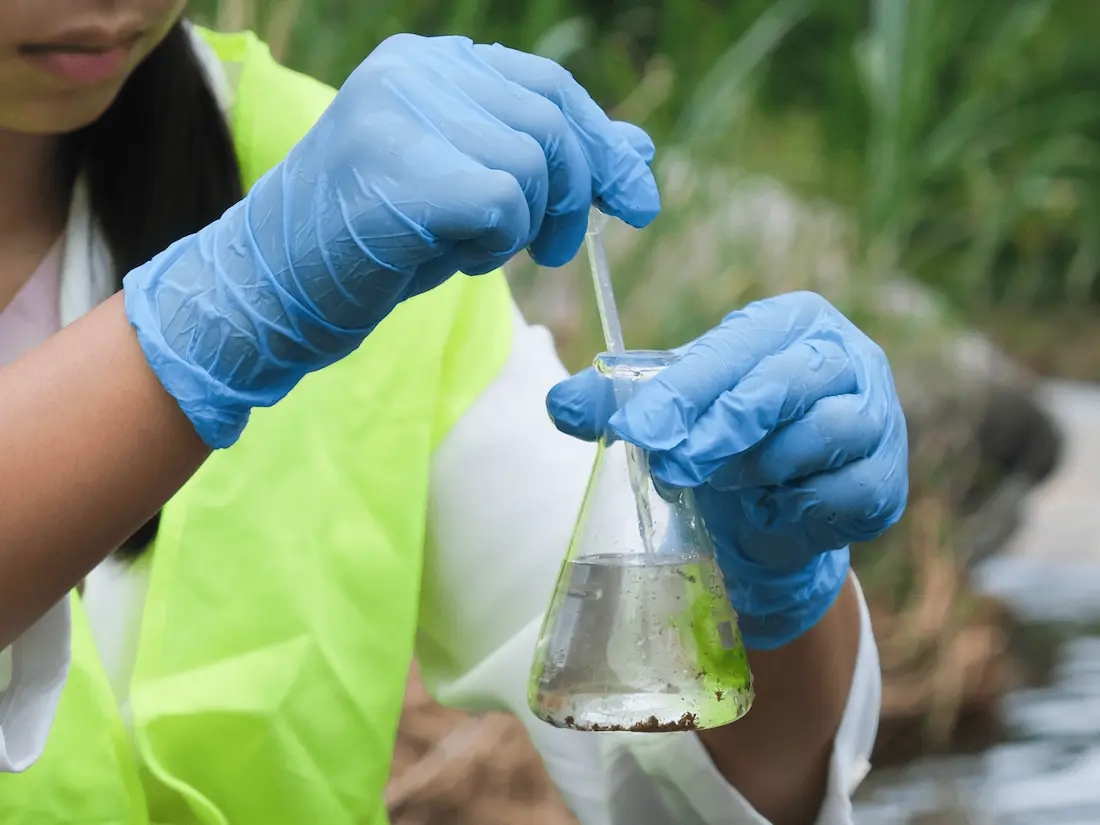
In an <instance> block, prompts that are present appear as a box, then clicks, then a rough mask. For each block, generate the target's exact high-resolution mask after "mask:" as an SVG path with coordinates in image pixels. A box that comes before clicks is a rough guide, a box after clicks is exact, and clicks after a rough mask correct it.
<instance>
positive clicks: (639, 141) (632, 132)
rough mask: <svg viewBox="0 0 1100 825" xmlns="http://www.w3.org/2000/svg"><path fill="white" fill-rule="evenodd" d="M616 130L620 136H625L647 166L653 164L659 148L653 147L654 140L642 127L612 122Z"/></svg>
mask: <svg viewBox="0 0 1100 825" xmlns="http://www.w3.org/2000/svg"><path fill="white" fill-rule="evenodd" d="M611 122H612V123H613V124H614V126H615V128H616V129H618V130H619V134H621V135H622V136H623V139H624V140H625V141H626V142H627V143H629V144H630V146H631V148H632V149H633V150H634V151H635V152H637V153H638V155H639V156H640V157H641V159H642V160H644V161H645V162H646V164H647V165H649V164H652V163H653V158H654V157H655V156H656V154H657V147H655V146H654V145H653V138H651V137H650V136H649V133H648V132H646V130H645V129H643V128H642V127H640V126H635V125H634V124H633V123H628V122H627V121H625V120H613V121H611Z"/></svg>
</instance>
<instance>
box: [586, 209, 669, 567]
mask: <svg viewBox="0 0 1100 825" xmlns="http://www.w3.org/2000/svg"><path fill="white" fill-rule="evenodd" d="M607 220H608V218H607V216H606V215H604V214H603V213H602V212H600V211H599V210H598V209H596V208H595V207H593V208H592V210H591V212H589V214H588V231H587V232H586V233H585V236H584V245H585V249H586V250H587V252H588V266H589V268H590V269H591V270H592V282H593V284H594V285H595V287H596V307H597V308H598V309H599V313H600V325H601V326H602V327H603V338H604V344H605V346H606V347H607V351H608V352H610V353H612V354H617V353H622V352H625V351H626V344H625V343H624V342H623V328H622V324H621V323H620V322H619V308H618V306H617V305H616V304H615V290H614V288H613V287H612V285H611V268H610V267H609V266H608V264H607V252H606V250H605V249H604V245H603V228H604V226H605V225H606V223H607ZM615 389H616V392H618V387H616V388H615ZM625 400H626V399H622V398H620V399H619V403H620V404H622V403H623V402H624V401H625ZM623 447H624V448H625V450H626V472H627V477H628V478H629V479H630V489H631V490H632V491H633V493H634V503H635V505H636V508H635V509H637V511H638V520H639V524H638V529H639V530H640V531H641V534H642V543H643V544H644V545H645V552H646V554H647V555H648V554H652V553H653V552H654V550H653V547H652V546H651V542H652V539H653V515H652V514H651V513H650V512H649V497H648V496H647V495H646V488H647V485H648V476H649V463H648V461H647V460H646V455H645V453H644V452H643V451H642V450H640V449H639V448H638V447H636V446H635V445H633V444H629V443H624V444H623Z"/></svg>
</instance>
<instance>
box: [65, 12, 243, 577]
mask: <svg viewBox="0 0 1100 825" xmlns="http://www.w3.org/2000/svg"><path fill="white" fill-rule="evenodd" d="M184 25H185V24H183V23H177V24H176V25H175V27H173V28H172V30H171V31H170V32H169V33H168V36H167V37H165V38H164V40H163V41H162V42H161V43H160V45H159V46H157V48H156V49H155V50H154V51H153V52H152V53H151V54H150V55H149V57H147V58H146V59H145V60H144V61H143V62H142V64H141V65H140V66H139V67H138V68H137V69H136V70H135V71H134V73H133V74H132V75H131V76H130V78H129V79H128V80H127V82H126V85H125V86H124V87H123V89H122V91H121V92H120V94H119V96H118V97H117V98H116V100H115V101H114V103H113V104H112V106H111V108H110V109H109V110H108V111H107V112H106V113H105V114H104V115H103V116H102V117H101V118H100V119H99V120H97V121H96V122H95V123H93V124H91V125H90V126H87V127H85V128H84V129H82V130H80V131H78V132H75V133H73V134H71V135H67V136H66V137H65V138H64V139H63V140H62V142H61V163H62V168H63V170H64V171H65V174H66V175H67V176H68V179H69V182H70V183H71V182H73V181H75V178H76V175H77V174H78V173H82V174H83V175H84V176H85V179H86V181H87V184H88V189H89V196H90V201H91V210H92V214H93V216H94V217H95V219H96V221H97V222H98V224H99V226H100V229H101V231H102V232H103V235H104V237H105V240H106V243H107V246H108V248H109V249H110V252H111V255H112V258H113V262H114V268H115V277H116V283H117V286H118V288H119V289H121V288H122V277H123V276H124V275H125V274H126V273H127V272H129V271H130V270H131V269H134V268H135V267H137V266H139V265H141V264H143V263H145V262H146V261H148V260H149V259H150V258H152V257H153V256H155V255H156V254H157V253H158V252H160V251H162V250H163V249H165V248H167V247H168V246H170V245H171V244H172V243H174V242H175V241H177V240H179V239H180V238H182V237H185V236H186V235H190V234H191V233H193V232H197V231H198V230H199V229H201V228H202V227H204V226H206V225H207V224H208V223H211V222H212V221H214V220H216V219H217V218H219V217H221V215H222V214H223V213H224V212H225V210H226V209H228V208H229V207H230V206H232V205H233V204H234V203H236V202H237V201H238V200H240V199H241V197H242V195H243V192H242V182H241V170H240V165H239V163H238V160H237V155H236V152H235V150H234V147H233V138H232V135H231V134H230V131H229V125H228V123H227V121H226V119H225V116H224V114H223V113H222V111H221V108H220V106H219V104H218V101H217V99H216V98H215V96H214V92H213V90H212V89H211V88H210V86H209V85H208V83H207V79H206V76H205V74H204V73H203V69H202V66H201V64H200V62H199V58H198V56H197V55H196V53H195V51H194V47H193V45H192V43H191V42H190V35H189V33H188V32H187V30H186V29H185V28H184ZM159 521H160V515H159V513H158V514H157V516H155V517H154V518H153V519H151V520H150V521H149V522H147V523H146V524H145V525H144V526H143V527H142V528H141V529H140V530H138V532H136V533H135V534H134V535H133V536H131V537H130V538H129V539H128V540H127V541H126V542H125V544H124V545H123V546H122V548H120V550H119V553H120V554H121V555H122V556H124V557H129V558H135V557H137V556H139V555H140V554H141V553H142V552H143V551H144V550H145V549H146V548H147V547H149V546H150V545H151V543H152V541H153V539H154V538H155V537H156V533H157V527H158V524H159Z"/></svg>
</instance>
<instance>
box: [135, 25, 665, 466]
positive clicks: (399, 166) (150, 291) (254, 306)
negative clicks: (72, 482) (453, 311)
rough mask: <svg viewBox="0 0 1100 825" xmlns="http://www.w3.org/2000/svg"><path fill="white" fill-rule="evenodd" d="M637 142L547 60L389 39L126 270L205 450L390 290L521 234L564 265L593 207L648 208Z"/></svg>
mask: <svg viewBox="0 0 1100 825" xmlns="http://www.w3.org/2000/svg"><path fill="white" fill-rule="evenodd" d="M652 156H653V144H652V143H651V142H650V140H649V138H648V137H647V136H646V135H645V134H644V133H643V132H642V131H641V130H639V129H637V128H636V127H632V126H629V125H627V124H616V123H613V122H612V121H610V120H609V119H608V118H607V116H606V115H605V114H604V113H603V111H602V110H601V109H600V108H599V107H598V106H597V105H596V104H595V103H594V102H593V101H592V99H591V98H590V97H589V96H588V94H587V93H586V92H585V91H584V89H583V88H581V87H580V86H579V85H578V84H577V83H576V82H575V81H574V80H573V78H572V76H571V75H570V74H569V73H568V72H567V71H565V69H563V68H561V67H560V66H558V65H557V64H555V63H553V62H551V61H549V60H545V59H543V58H539V57H535V56H533V55H529V54H524V53H521V52H517V51H513V50H511V49H507V48H504V47H503V46H499V45H498V46H487V45H475V44H473V43H471V42H470V41H469V40H467V39H465V38H461V37H440V38H423V37H417V36H414V35H398V36H396V37H391V38H390V39H388V40H386V41H385V42H384V43H382V44H381V45H380V46H379V47H378V48H377V49H376V50H375V51H374V53H372V54H371V55H370V56H369V57H368V58H367V59H366V60H365V61H364V62H363V64H362V65H360V66H359V68H358V69H356V70H355V72H354V73H353V74H352V75H351V77H350V78H349V79H348V80H347V82H346V83H345V84H344V86H343V88H342V89H341V90H340V92H339V94H338V95H337V96H336V99H335V100H334V101H333V103H332V104H331V106H330V107H329V108H328V110H327V111H326V112H325V113H324V114H323V115H322V117H321V118H320V120H319V121H318V122H317V124H316V125H315V126H314V127H313V129H311V130H310V132H309V133H308V134H307V135H306V136H305V137H304V138H303V139H302V140H301V142H300V143H299V144H298V145H297V146H296V147H295V148H294V149H293V150H292V151H291V152H290V154H289V156H288V157H287V158H286V160H285V161H284V162H283V163H281V164H280V165H279V166H277V167H275V168H274V169H273V170H272V171H271V172H269V173H268V174H267V175H265V176H264V177H263V178H262V179H261V180H260V181H259V182H258V183H257V184H256V185H255V187H254V188H253V189H252V191H251V192H250V193H249V194H248V196H247V197H246V198H245V199H244V200H243V201H242V202H241V203H239V204H238V205H236V206H234V207H233V208H232V209H230V210H229V211H228V212H227V213H226V214H225V215H224V216H223V217H222V218H221V219H220V220H218V221H216V222H215V223H213V224H211V225H210V226H208V227H206V228H205V229H203V230H202V231H200V232H199V233H197V234H196V235H193V236H191V237H188V238H185V239H184V240H182V241H179V242H177V243H176V244H174V245H173V246H171V247H169V249H167V250H166V251H165V252H163V253H161V254H160V255H158V256H157V257H156V258H154V259H153V260H152V261H150V262H149V263H147V264H145V265H143V266H141V267H139V268H138V269H136V270H134V271H133V272H131V273H130V274H129V275H127V276H126V278H125V280H124V289H125V292H126V309H127V314H128V316H129V318H130V321H131V323H132V324H133V326H134V327H135V329H136V330H137V335H138V338H139V340H140V342H141V345H142V347H143V349H144V351H145V355H146V358H147V359H148V361H149V363H150V365H151V366H152V368H153V370H154V371H155V372H156V374H157V376H158V378H159V379H160V381H161V383H162V384H163V385H164V387H165V388H166V389H167V390H168V392H169V393H170V394H171V395H172V396H173V397H175V398H176V400H177V401H178V402H179V404H180V407H181V408H182V409H183V411H184V412H185V413H186V414H187V416H188V417H189V418H190V420H191V421H192V423H193V424H194V425H195V428H196V430H197V431H198V433H199V435H200V436H201V437H202V438H203V440H204V441H206V443H207V444H209V445H210V446H212V447H224V446H228V445H229V444H232V443H233V442H234V441H235V440H236V439H237V437H238V436H239V434H240V432H241V430H242V429H243V428H244V425H245V423H246V421H247V420H248V413H249V410H250V409H251V408H252V407H257V406H269V405H271V404H274V403H275V402H277V401H278V400H279V399H281V398H282V397H283V396H284V395H286V393H287V392H289V391H290V389H291V388H292V387H293V386H294V385H295V384H296V383H297V382H298V381H299V380H300V379H301V378H302V377H303V376H304V375H305V374H306V373H308V372H310V371H312V370H316V369H320V368H321V367H324V366H327V365H328V364H331V363H332V362H334V361H337V360H338V359H340V358H342V357H343V356H345V355H347V354H348V353H350V352H351V351H353V350H354V349H355V348H356V347H357V346H358V345H359V344H360V343H361V342H362V340H363V338H364V337H366V336H367V335H368V334H369V333H370V332H371V330H373V329H374V328H375V326H377V324H378V323H379V322H380V321H381V320H382V319H383V318H385V317H386V315H387V314H388V313H389V312H390V311H391V310H392V309H393V308H394V307H395V306H396V305H397V304H398V303H400V302H401V301H404V300H406V299H408V298H410V297H412V296H415V295H418V294H420V293H422V292H424V291H426V290H429V289H432V288H433V287H435V286H437V285H439V284H440V283H442V282H443V281H445V280H446V279H447V278H449V277H450V276H451V275H453V274H454V273H455V272H457V271H462V272H465V273H467V274H471V275H478V274H483V273H486V272H489V271H492V270H494V269H497V268H498V267H500V265H501V264H503V263H504V262H505V261H507V260H508V259H509V258H511V257H512V256H513V255H515V254H516V253H517V252H519V251H520V250H522V249H524V248H527V249H529V250H530V252H531V254H532V256H533V257H534V258H535V260H537V261H538V262H539V263H541V264H544V265H549V266H557V265H561V264H564V263H566V262H567V261H569V260H570V259H571V258H572V257H573V256H574V255H575V254H576V252H577V250H578V248H579V246H580V244H581V241H582V240H583V238H584V232H585V227H586V225H587V218H588V210H589V207H590V205H591V204H592V203H595V204H596V205H597V206H599V207H600V208H601V209H603V210H604V211H606V212H607V213H609V214H611V215H614V216H616V217H618V218H620V219H622V220H624V221H626V222H627V223H629V224H632V225H633V226H636V227H640V226H644V225H646V224H648V223H649V222H650V221H651V220H652V219H653V218H654V217H655V216H656V215H657V212H658V211H659V209H660V200H659V197H658V194H657V187H656V184H655V182H654V180H653V176H652V175H651V174H650V171H649V167H648V163H649V161H650V160H651V159H652Z"/></svg>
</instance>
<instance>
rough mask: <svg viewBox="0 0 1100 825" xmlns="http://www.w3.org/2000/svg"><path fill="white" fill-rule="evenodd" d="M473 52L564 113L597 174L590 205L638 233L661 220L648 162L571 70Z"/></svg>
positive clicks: (507, 52)
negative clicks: (578, 81) (602, 210)
mask: <svg viewBox="0 0 1100 825" xmlns="http://www.w3.org/2000/svg"><path fill="white" fill-rule="evenodd" d="M473 49H474V51H475V53H476V54H477V55H478V56H479V57H480V58H481V59H482V60H483V61H484V62H485V63H486V64H488V65H490V66H492V67H493V68H494V69H496V70H497V71H498V72H500V74H501V75H502V76H503V77H505V78H507V79H508V80H511V81H512V82H513V83H518V84H519V85H520V86H523V87H524V88H526V89H529V90H530V91H532V92H534V93H536V94H539V95H542V96H543V97H545V98H546V99H547V100H549V101H550V102H551V103H553V104H554V105H556V106H557V107H558V108H559V109H560V110H561V111H562V113H563V114H564V115H565V118H566V120H567V121H568V122H569V123H570V124H571V126H572V127H573V131H574V133H575V134H576V136H577V139H578V140H579V141H580V144H581V147H582V148H583V150H584V154H585V157H586V158H587V159H588V166H589V168H590V169H591V170H592V190H591V193H590V198H589V202H591V201H592V199H593V198H595V199H598V200H599V202H600V204H601V207H602V208H603V209H604V211H605V212H607V213H608V214H609V215H613V216H614V217H616V218H619V219H620V220H622V221H625V222H626V223H628V224H630V225H631V226H634V227H637V228H641V227H643V226H646V225H648V224H649V223H650V222H651V221H652V220H653V219H654V218H655V217H656V216H657V213H658V212H660V210H661V199H660V195H659V194H658V192H657V183H656V181H655V180H654V179H653V173H652V172H650V170H649V165H648V164H647V163H646V160H645V159H644V158H643V157H642V156H641V155H640V154H638V152H637V151H636V150H635V149H634V147H633V146H632V145H631V142H630V141H628V140H627V139H626V138H625V137H624V136H623V133H622V131H621V130H620V129H619V128H618V127H616V125H615V124H614V123H613V122H612V121H611V119H610V118H609V117H608V116H607V115H606V114H605V113H604V111H603V110H602V109H601V108H600V107H599V106H598V105H597V104H596V102H595V101H594V100H592V98H591V97H590V96H589V94H588V92H586V91H585V90H584V88H583V87H582V86H581V85H580V84H579V83H577V81H576V80H574V79H573V76H572V75H571V74H570V73H569V72H568V71H566V70H565V69H564V68H563V67H561V66H559V65H558V64H557V63H555V62H554V61H552V60H548V59H546V58H544V57H538V56H536V55H532V54H526V53H524V52H519V51H516V50H514V49H509V48H507V47H506V46H501V45H499V44H494V45H491V46H490V45H484V44H477V45H474V46H473Z"/></svg>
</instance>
